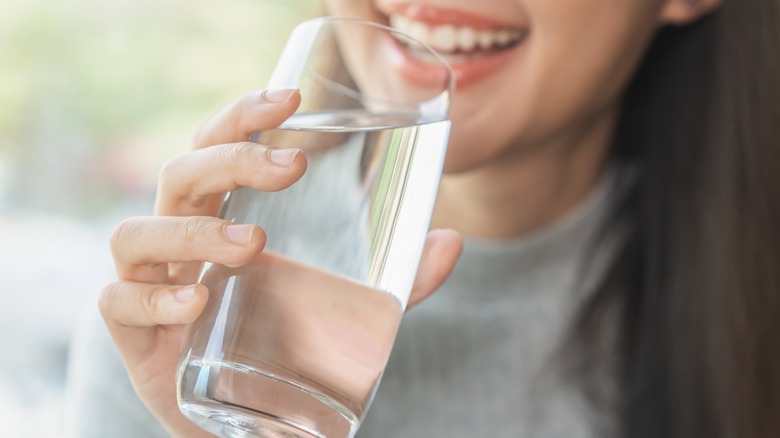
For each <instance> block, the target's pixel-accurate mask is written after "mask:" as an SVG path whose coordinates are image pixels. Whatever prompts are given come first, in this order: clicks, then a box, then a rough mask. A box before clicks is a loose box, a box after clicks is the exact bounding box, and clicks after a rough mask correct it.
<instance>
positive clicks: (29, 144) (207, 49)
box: [0, 0, 317, 437]
mask: <svg viewBox="0 0 780 438" xmlns="http://www.w3.org/2000/svg"><path fill="white" fill-rule="evenodd" d="M316 3H317V2H316V0H222V1H219V2H215V1H204V0H135V1H132V2H105V1H99V0H54V1H44V0H31V1H24V2H22V1H18V0H0V11H2V13H0V278H4V279H5V283H3V286H2V287H0V341H1V342H2V343H1V344H0V345H2V348H0V436H9V437H15V436H25V437H30V436H61V435H62V430H63V423H64V416H65V398H64V389H65V377H66V374H67V369H66V367H67V358H68V343H69V339H70V334H71V332H72V330H73V328H74V327H75V325H76V323H77V321H78V319H79V315H81V314H83V313H84V312H85V309H88V308H89V307H91V306H95V305H96V304H95V303H96V298H97V295H98V293H99V291H100V289H101V288H102V286H103V285H104V284H105V283H106V282H108V281H111V280H112V279H113V278H114V272H113V265H112V261H111V256H110V251H109V249H108V237H109V235H110V233H111V231H112V230H113V227H114V225H115V224H116V223H117V222H118V221H120V220H121V219H122V218H125V217H128V216H134V215H147V214H150V213H151V211H152V205H153V197H154V187H155V184H156V177H157V172H158V169H159V168H160V167H161V165H162V164H163V163H164V162H165V160H166V159H167V158H169V157H170V156H172V155H174V154H177V153H179V152H183V151H186V150H187V149H188V148H189V142H190V139H191V138H192V135H193V134H194V132H195V130H196V129H197V127H198V125H199V124H200V123H201V122H202V121H203V120H205V119H206V118H208V117H209V116H210V115H211V114H212V113H214V112H215V111H216V110H218V109H219V108H220V107H222V106H223V105H225V104H226V103H228V102H230V101H231V100H233V99H234V98H235V97H237V96H239V95H241V94H242V93H244V92H246V91H249V90H252V89H258V88H263V87H264V84H265V82H266V80H267V78H268V77H269V75H270V71H271V68H272V67H273V64H274V62H275V61H276V57H277V56H278V54H279V52H280V51H281V48H282V45H283V42H284V40H285V38H286V36H287V35H288V34H289V31H290V30H291V29H292V27H293V26H294V25H295V24H296V23H297V22H299V21H301V20H304V19H306V18H308V17H310V16H312V15H314V14H315V13H316V11H317V4H316Z"/></svg>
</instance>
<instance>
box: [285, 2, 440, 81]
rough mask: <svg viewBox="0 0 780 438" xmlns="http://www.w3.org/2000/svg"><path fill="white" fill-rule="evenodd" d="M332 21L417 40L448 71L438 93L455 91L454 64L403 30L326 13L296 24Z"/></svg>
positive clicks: (303, 24) (361, 19)
mask: <svg viewBox="0 0 780 438" xmlns="http://www.w3.org/2000/svg"><path fill="white" fill-rule="evenodd" d="M330 22H349V23H355V24H359V25H363V26H370V27H375V28H377V29H381V30H384V31H386V32H390V33H393V34H396V35H400V36H402V37H403V38H404V39H408V40H410V41H413V42H415V43H416V44H418V45H419V46H420V47H422V48H424V49H425V50H426V51H427V52H428V54H429V55H431V56H432V57H433V58H434V59H435V60H436V61H437V63H439V64H441V66H442V67H444V70H445V72H446V73H447V79H446V85H445V86H444V87H443V89H442V90H441V91H440V92H439V93H438V94H443V93H447V94H448V95H450V96H452V94H453V92H454V91H455V72H454V71H453V70H452V66H451V65H450V63H449V62H447V60H446V59H444V57H443V56H442V55H441V54H440V53H439V52H437V51H436V50H435V49H434V48H433V47H431V46H430V45H428V44H427V43H424V42H422V41H420V40H419V39H417V38H415V37H413V36H411V35H409V34H407V33H404V32H401V31H399V30H398V29H395V28H392V27H390V26H387V25H385V24H382V23H377V22H376V21H371V20H366V19H364V18H356V17H346V16H340V15H325V16H321V17H314V18H310V19H308V20H304V21H302V22H300V23H298V24H297V25H295V27H296V28H297V27H299V26H305V25H309V24H316V23H323V24H325V23H330Z"/></svg>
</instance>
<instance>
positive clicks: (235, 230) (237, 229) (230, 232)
mask: <svg viewBox="0 0 780 438" xmlns="http://www.w3.org/2000/svg"><path fill="white" fill-rule="evenodd" d="M254 233H255V226H254V225H246V224H236V225H228V226H226V227H225V237H227V238H228V240H230V241H231V242H233V243H237V244H239V245H249V244H250V243H252V235H253V234H254Z"/></svg>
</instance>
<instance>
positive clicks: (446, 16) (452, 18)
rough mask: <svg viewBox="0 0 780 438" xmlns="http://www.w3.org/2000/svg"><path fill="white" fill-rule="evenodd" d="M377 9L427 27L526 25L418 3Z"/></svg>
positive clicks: (386, 4)
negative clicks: (446, 25)
mask: <svg viewBox="0 0 780 438" xmlns="http://www.w3.org/2000/svg"><path fill="white" fill-rule="evenodd" d="M377 8H378V9H379V11H380V12H381V13H383V14H384V15H385V16H390V15H392V14H400V15H404V16H406V17H408V18H411V19H413V20H415V21H419V22H423V23H425V24H428V25H429V26H437V25H444V24H450V25H453V26H464V27H471V28H474V29H476V30H490V29H516V30H526V29H527V28H528V25H527V24H526V23H518V22H509V21H506V20H502V19H496V18H493V17H490V16H488V15H486V14H482V13H480V12H476V11H469V10H465V9H456V8H450V7H443V6H438V5H433V4H428V3H420V2H383V1H380V2H378V5H377Z"/></svg>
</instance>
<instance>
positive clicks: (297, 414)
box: [177, 17, 453, 438]
mask: <svg viewBox="0 0 780 438" xmlns="http://www.w3.org/2000/svg"><path fill="white" fill-rule="evenodd" d="M287 87H298V88H300V89H301V96H302V103H301V106H300V108H299V109H298V111H297V112H296V113H295V114H294V115H293V116H292V117H290V118H289V119H288V120H287V121H286V122H285V123H284V124H283V125H282V126H280V127H279V128H278V129H274V130H271V131H267V132H262V133H257V134H256V135H255V136H253V140H254V141H258V142H260V143H263V144H269V145H272V146H274V147H279V148H288V147H290V148H292V147H295V148H301V149H303V150H304V151H305V153H306V157H307V160H308V168H307V171H306V173H305V175H304V176H303V177H302V178H301V179H300V180H299V181H298V182H296V183H295V184H294V185H293V186H292V187H290V188H288V189H285V190H282V191H279V192H275V193H267V192H259V191H256V190H253V189H248V188H242V189H239V190H237V191H235V192H233V193H231V194H230V195H229V196H228V198H227V199H226V202H225V204H224V207H223V212H222V217H224V218H225V219H228V220H231V221H236V222H240V223H256V224H258V225H260V226H261V227H263V229H264V230H265V231H266V234H267V239H268V241H267V245H266V249H265V250H264V251H263V253H262V255H261V256H260V257H258V259H257V260H255V261H254V262H253V263H250V264H249V265H247V266H245V267H242V268H238V269H231V268H228V267H225V266H218V265H207V266H205V267H204V270H203V273H202V277H201V282H202V283H203V284H205V285H206V286H208V288H209V291H210V296H209V302H208V304H207V307H206V309H205V310H204V312H203V314H202V315H201V316H200V318H199V319H198V320H197V321H196V322H195V323H194V324H192V325H191V326H189V327H188V330H187V334H186V336H185V340H184V342H183V345H182V354H181V358H180V363H179V370H178V375H177V384H178V397H179V407H180V409H181V410H182V412H183V413H184V414H185V415H186V416H187V417H188V418H190V419H191V420H192V421H194V422H195V423H197V424H198V425H200V426H201V427H203V428H205V429H206V430H208V431H210V432H212V433H215V434H218V435H221V436H227V437H249V436H254V437H329V438H331V437H333V438H340V437H352V436H354V435H355V433H356V431H357V429H358V427H359V425H360V422H361V420H362V419H363V417H364V415H365V413H366V410H367V409H368V407H369V405H370V403H371V400H372V399H373V395H374V392H375V391H376V389H377V385H378V383H379V379H380V377H381V375H382V372H383V370H384V367H385V365H386V363H387V360H388V357H389V355H390V350H391V348H392V344H393V340H394V338H395V335H396V331H397V329H398V325H399V323H400V320H401V316H402V314H403V311H404V307H405V306H406V303H407V300H408V298H409V294H410V292H411V287H412V283H413V282H414V277H415V275H416V272H417V266H418V263H419V260H420V256H421V253H422V248H423V244H424V241H425V236H426V232H427V230H428V227H429V225H430V218H431V214H432V210H433V204H434V201H435V198H436V191H437V188H438V183H439V179H440V176H441V169H442V164H443V160H444V155H445V151H446V145H447V139H448V135H449V128H450V122H449V120H448V116H447V111H448V108H449V99H450V95H451V91H452V87H453V76H452V72H451V71H450V69H449V67H448V66H447V64H446V63H445V62H444V61H443V60H442V59H441V58H440V57H439V56H438V55H437V54H436V53H435V52H434V51H433V50H431V49H430V48H428V47H426V46H424V45H423V44H421V43H419V42H417V41H415V40H413V39H411V38H409V37H407V36H405V35H402V34H399V33H398V32H396V31H394V30H392V29H390V28H388V27H384V26H381V25H378V24H375V23H369V22H363V21H358V20H354V19H348V18H333V17H330V18H319V19H315V20H311V21H308V22H305V23H303V24H301V25H299V26H298V27H297V28H296V29H295V30H294V31H293V33H292V35H291V37H290V39H289V41H288V43H287V45H286V47H285V50H284V52H283V54H282V57H281V59H280V60H279V62H278V64H277V67H276V69H275V71H274V74H273V76H272V79H271V82H270V84H269V88H287Z"/></svg>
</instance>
